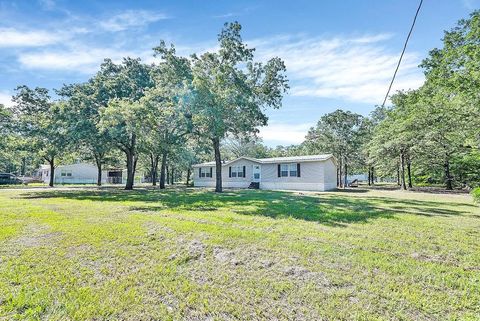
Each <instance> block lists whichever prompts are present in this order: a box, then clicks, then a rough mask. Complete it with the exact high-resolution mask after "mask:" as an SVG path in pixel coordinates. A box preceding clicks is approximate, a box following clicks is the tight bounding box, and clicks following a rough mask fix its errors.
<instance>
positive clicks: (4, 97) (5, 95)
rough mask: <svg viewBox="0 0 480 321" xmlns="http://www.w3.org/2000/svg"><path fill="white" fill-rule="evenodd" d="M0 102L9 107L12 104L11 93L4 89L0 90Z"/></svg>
mask: <svg viewBox="0 0 480 321" xmlns="http://www.w3.org/2000/svg"><path fill="white" fill-rule="evenodd" d="M0 104H2V105H5V106H7V107H10V106H12V105H13V102H12V95H11V94H10V93H9V92H6V91H0Z"/></svg>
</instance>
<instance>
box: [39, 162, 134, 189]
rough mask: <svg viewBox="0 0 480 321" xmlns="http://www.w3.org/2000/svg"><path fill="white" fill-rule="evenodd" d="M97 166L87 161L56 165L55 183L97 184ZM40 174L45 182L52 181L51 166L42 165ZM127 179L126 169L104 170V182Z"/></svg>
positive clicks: (117, 181) (120, 182)
mask: <svg viewBox="0 0 480 321" xmlns="http://www.w3.org/2000/svg"><path fill="white" fill-rule="evenodd" d="M97 175H98V169H97V166H95V165H92V164H87V163H76V164H70V165H59V166H57V167H55V178H54V183H55V184H96V183H97ZM38 176H39V177H41V180H42V181H43V182H44V183H48V182H50V166H49V165H42V166H40V169H39V170H38ZM125 180H126V170H122V169H110V170H103V171H102V183H103V184H105V183H110V184H122V183H124V182H125Z"/></svg>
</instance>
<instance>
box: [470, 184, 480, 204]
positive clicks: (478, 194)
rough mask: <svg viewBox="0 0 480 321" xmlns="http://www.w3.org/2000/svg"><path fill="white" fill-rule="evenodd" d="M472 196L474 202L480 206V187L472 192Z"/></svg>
mask: <svg viewBox="0 0 480 321" xmlns="http://www.w3.org/2000/svg"><path fill="white" fill-rule="evenodd" d="M472 195H473V200H474V201H475V202H476V203H479V204H480V187H477V188H475V189H474V190H473V191H472Z"/></svg>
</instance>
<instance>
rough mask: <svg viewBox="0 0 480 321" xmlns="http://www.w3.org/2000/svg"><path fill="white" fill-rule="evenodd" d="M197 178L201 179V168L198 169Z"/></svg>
mask: <svg viewBox="0 0 480 321" xmlns="http://www.w3.org/2000/svg"><path fill="white" fill-rule="evenodd" d="M198 177H202V168H201V167H199V168H198Z"/></svg>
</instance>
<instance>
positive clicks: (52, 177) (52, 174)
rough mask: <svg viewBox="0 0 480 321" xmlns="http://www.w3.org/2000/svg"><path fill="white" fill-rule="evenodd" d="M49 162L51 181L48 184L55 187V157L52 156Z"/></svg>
mask: <svg viewBox="0 0 480 321" xmlns="http://www.w3.org/2000/svg"><path fill="white" fill-rule="evenodd" d="M48 163H49V164H50V182H49V183H48V186H50V187H53V183H54V182H55V158H54V157H52V158H50V159H49V160H48Z"/></svg>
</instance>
